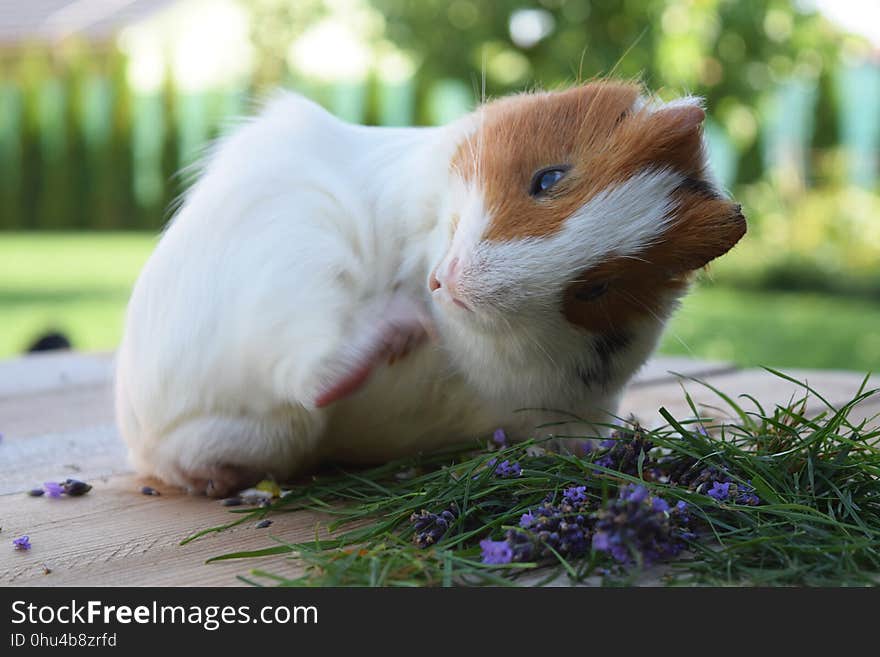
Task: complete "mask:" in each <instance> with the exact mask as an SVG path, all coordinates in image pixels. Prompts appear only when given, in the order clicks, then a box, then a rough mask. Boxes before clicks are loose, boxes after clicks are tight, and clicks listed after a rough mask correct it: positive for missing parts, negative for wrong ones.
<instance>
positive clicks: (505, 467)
mask: <svg viewBox="0 0 880 657" xmlns="http://www.w3.org/2000/svg"><path fill="white" fill-rule="evenodd" d="M521 474H522V468H521V467H520V465H519V463H516V462H515V461H506V460H505V461H501V463H499V464H498V465H496V466H495V476H496V477H501V478H502V479H509V478H511V477H519V476H520V475H521Z"/></svg>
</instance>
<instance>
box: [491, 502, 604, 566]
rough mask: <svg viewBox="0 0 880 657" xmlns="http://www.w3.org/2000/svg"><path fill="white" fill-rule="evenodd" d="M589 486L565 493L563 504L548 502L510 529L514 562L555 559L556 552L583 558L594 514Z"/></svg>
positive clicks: (508, 536) (588, 544) (526, 515)
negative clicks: (516, 526)
mask: <svg viewBox="0 0 880 657" xmlns="http://www.w3.org/2000/svg"><path fill="white" fill-rule="evenodd" d="M586 490H587V487H586V486H571V487H569V488H567V489H565V491H563V495H562V502H561V503H560V504H558V505H557V504H553V502H552V500H551V499H546V500H544V502H543V503H542V504H541V505H540V506H539V507H537V508H536V509H533V510H530V511H529V512H528V513H524V514H523V515H522V516H521V517H520V520H519V528H518V529H509V530H508V531H507V535H506V539H507V543H508V545H510V547H511V549H512V550H513V560H514V561H534V560H537V559H542V558H551V557H553V556H554V552H556V553H558V554H561V555H563V556H567V557H580V556H583V555H585V554H586V553H587V552H588V551H589V549H590V536H591V523H592V520H591V516H590V514H591V512H592V511H593V508H592V507H591V506H589V504H590V501H589V499H588V497H587V495H586Z"/></svg>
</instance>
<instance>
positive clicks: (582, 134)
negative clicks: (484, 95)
mask: <svg viewBox="0 0 880 657" xmlns="http://www.w3.org/2000/svg"><path fill="white" fill-rule="evenodd" d="M639 91H640V90H639V87H638V86H637V85H635V84H629V83H621V82H594V83H591V84H587V85H584V86H582V87H576V88H574V89H569V90H567V91H562V92H555V93H541V94H532V95H522V96H514V97H511V98H505V99H502V100H499V101H496V102H494V103H490V104H489V105H487V106H486V107H485V108H484V109H483V119H482V124H481V126H480V127H479V128H478V130H477V131H476V132H475V133H474V134H473V135H471V136H470V138H469V139H468V140H466V141H465V142H464V143H463V144H461V145H460V146H459V148H458V151H457V152H456V154H455V157H454V158H453V167H454V168H455V170H457V171H458V172H459V173H460V175H462V176H463V177H464V178H465V179H466V180H470V181H474V182H476V183H477V184H478V185H479V186H480V189H481V190H482V191H483V193H484V196H485V201H486V205H487V208H488V210H489V211H490V212H491V214H492V222H491V224H490V226H489V229H488V231H487V234H486V235H485V237H486V239H488V240H492V241H508V240H513V239H517V238H523V237H540V236H544V235H551V234H552V233H554V232H555V231H556V230H558V229H559V228H560V227H561V226H562V224H563V222H564V221H565V220H566V219H567V218H568V217H569V216H571V215H572V214H573V213H574V212H575V211H576V210H577V209H578V208H580V207H581V206H582V205H584V204H585V203H587V202H588V201H589V200H590V199H591V198H593V197H594V196H595V195H596V194H598V193H599V192H601V191H602V190H604V189H606V188H609V187H611V186H613V185H615V184H617V183H620V182H623V181H624V180H626V179H627V178H629V177H631V176H632V175H634V174H635V173H636V172H638V171H640V170H641V169H644V168H646V167H650V166H654V167H662V166H669V167H671V168H675V169H677V170H679V171H681V172H682V173H683V174H685V175H687V176H692V177H702V173H703V171H702V168H703V156H702V139H701V134H700V128H699V120H697V121H694V117H693V113H694V112H699V113H700V115H701V116H702V111H701V110H699V109H698V108H695V107H687V106H683V107H678V108H671V109H668V110H661V111H657V112H653V113H652V112H648V111H646V110H644V111H640V112H637V113H635V114H631V113H630V112H631V111H632V107H633V105H634V103H635V102H636V100H637V98H638V97H639ZM701 116H700V118H701ZM556 164H560V165H571V169H570V170H569V171H568V173H567V174H566V176H565V178H563V179H562V180H561V181H560V182H559V183H558V184H557V185H556V186H555V187H553V188H552V190H551V192H550V193H549V194H547V195H546V196H544V197H541V198H534V197H532V196H530V195H529V186H530V183H531V180H532V176H533V175H534V173H535V171H537V170H538V169H540V168H542V167H546V166H552V165H556Z"/></svg>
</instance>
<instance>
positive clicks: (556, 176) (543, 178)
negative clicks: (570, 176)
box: [529, 166, 569, 196]
mask: <svg viewBox="0 0 880 657" xmlns="http://www.w3.org/2000/svg"><path fill="white" fill-rule="evenodd" d="M568 169H569V167H561V166H556V167H547V168H544V169H540V170H538V171H536V172H535V175H534V176H532V183H531V185H530V186H529V194H530V195H532V196H543V195H544V194H546V193H547V192H548V191H549V190H550V188H551V187H553V186H554V185H555V184H556V183H558V182H559V181H560V180H562V179H563V178H564V177H565V174H566V173H567V172H568Z"/></svg>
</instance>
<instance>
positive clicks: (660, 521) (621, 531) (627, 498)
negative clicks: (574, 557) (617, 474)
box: [592, 484, 694, 564]
mask: <svg viewBox="0 0 880 657" xmlns="http://www.w3.org/2000/svg"><path fill="white" fill-rule="evenodd" d="M658 500H659V501H658ZM686 510H687V505H681V504H676V506H675V507H674V508H673V509H670V507H669V504H668V503H667V502H666V500H664V499H663V498H661V497H659V496H657V495H651V494H650V492H649V491H648V489H647V488H645V487H644V486H636V485H633V484H629V485H627V486H624V487H622V488H621V489H620V491H619V493H618V497H617V498H616V499H610V500H608V502H606V504H605V506H604V507H603V508H602V509H600V510H599V511H598V512H596V514H595V517H596V522H595V527H594V530H595V531H594V534H593V539H592V547H593V549H594V550H598V551H600V552H608V553H609V554H610V555H611V557H612V558H613V559H614V560H615V561H617V562H618V563H630V562H632V561H633V560H634V557H635V556H639V557H641V560H642V561H644V562H645V563H648V564H650V563H654V562H657V561H662V560H665V559H668V558H670V557H674V556H675V555H677V554H679V553H680V552H681V551H682V550H683V549H684V547H685V540H686V539H691V538H693V537H694V535H693V533H692V532H691V531H690V528H689V526H688V523H689V521H690V518H689V517H688V516H687V514H686V513H685V512H686Z"/></svg>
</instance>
